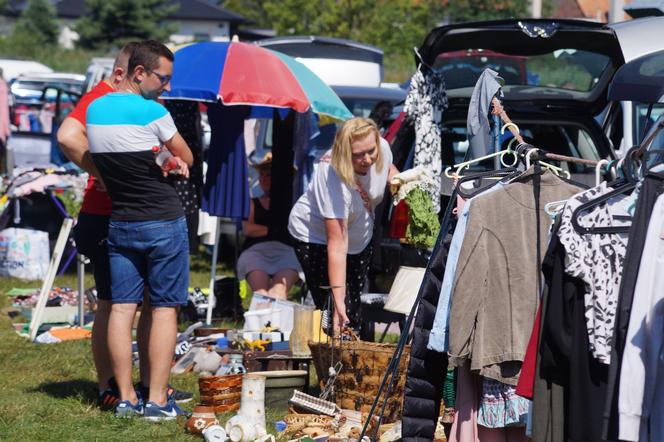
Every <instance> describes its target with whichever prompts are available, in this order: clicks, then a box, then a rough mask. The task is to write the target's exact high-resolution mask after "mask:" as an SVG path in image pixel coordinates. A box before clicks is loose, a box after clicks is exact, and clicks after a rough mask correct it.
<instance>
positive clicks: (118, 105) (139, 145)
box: [86, 92, 184, 221]
mask: <svg viewBox="0 0 664 442" xmlns="http://www.w3.org/2000/svg"><path fill="white" fill-rule="evenodd" d="M86 120H87V124H86V127H87V134H88V142H89V145H90V152H91V153H92V158H93V160H94V162H95V164H96V166H97V168H98V169H99V173H100V174H101V176H102V178H103V179H104V183H105V184H106V188H107V189H108V193H109V195H110V196H111V200H112V201H113V209H112V214H111V219H113V220H119V221H153V220H171V219H176V218H179V217H181V216H183V215H184V212H183V210H182V206H181V204H180V200H179V199H178V196H177V192H176V190H175V187H174V183H173V181H172V179H171V178H169V177H166V178H164V177H163V175H162V173H161V170H160V169H159V167H158V166H157V165H156V163H155V161H154V153H153V152H152V147H153V146H161V145H163V144H164V143H165V142H166V141H168V140H170V139H171V138H173V136H174V135H175V134H176V133H177V129H176V128H175V123H174V122H173V118H172V117H171V115H170V114H169V113H168V111H167V110H166V108H165V107H164V106H162V105H161V104H159V103H157V102H156V101H153V100H147V99H145V98H143V97H142V96H140V95H138V94H133V93H125V92H115V93H110V94H107V95H105V96H103V97H100V98H98V99H97V100H95V101H94V102H92V104H90V106H89V107H88V111H87V114H86Z"/></svg>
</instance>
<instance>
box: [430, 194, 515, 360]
mask: <svg viewBox="0 0 664 442" xmlns="http://www.w3.org/2000/svg"><path fill="white" fill-rule="evenodd" d="M503 186H504V184H503V183H500V182H499V183H497V184H496V185H494V186H492V187H490V188H489V189H487V190H486V191H484V192H482V195H486V194H488V193H490V192H493V191H495V190H498V189H500V188H502V187H503ZM473 199H474V198H471V199H469V200H468V201H466V204H464V205H463V208H462V209H461V213H459V220H458V221H457V225H456V228H455V229H454V235H452V242H451V243H450V250H449V252H448V254H447V262H446V264H445V275H444V276H443V283H442V285H441V287H440V297H439V298H438V306H437V307H436V317H435V318H434V320H433V327H431V333H430V334H429V343H428V344H427V348H428V349H429V350H434V351H437V352H440V353H444V352H446V351H447V349H448V348H449V333H448V332H449V322H450V306H451V303H452V288H453V284H454V277H455V276H456V266H457V261H458V259H459V253H461V245H462V244H463V238H464V236H466V225H467V224H468V212H469V211H470V204H471V203H472V201H473Z"/></svg>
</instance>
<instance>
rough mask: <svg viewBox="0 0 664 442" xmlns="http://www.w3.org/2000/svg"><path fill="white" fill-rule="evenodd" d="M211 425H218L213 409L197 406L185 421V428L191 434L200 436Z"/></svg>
mask: <svg viewBox="0 0 664 442" xmlns="http://www.w3.org/2000/svg"><path fill="white" fill-rule="evenodd" d="M212 425H219V421H218V420H217V416H216V415H215V414H214V407H208V406H205V405H197V406H195V407H194V411H193V413H192V414H191V417H190V418H189V419H188V420H187V423H186V424H185V428H186V429H187V431H188V432H190V433H192V434H202V433H203V430H205V429H206V428H207V427H209V426H212Z"/></svg>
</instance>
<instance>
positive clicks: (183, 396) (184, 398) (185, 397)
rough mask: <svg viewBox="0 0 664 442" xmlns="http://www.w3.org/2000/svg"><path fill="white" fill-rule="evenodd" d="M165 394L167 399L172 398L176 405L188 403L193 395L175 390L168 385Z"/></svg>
mask: <svg viewBox="0 0 664 442" xmlns="http://www.w3.org/2000/svg"><path fill="white" fill-rule="evenodd" d="M166 394H167V395H168V397H172V398H173V400H174V401H175V402H177V403H178V404H184V403H185V402H189V401H191V400H192V399H193V398H194V394H193V393H190V392H188V391H182V390H177V389H175V388H173V387H171V386H170V385H169V386H168V387H167V389H166Z"/></svg>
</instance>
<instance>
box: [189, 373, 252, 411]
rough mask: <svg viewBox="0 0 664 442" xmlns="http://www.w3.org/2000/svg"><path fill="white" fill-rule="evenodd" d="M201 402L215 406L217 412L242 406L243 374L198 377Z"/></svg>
mask: <svg viewBox="0 0 664 442" xmlns="http://www.w3.org/2000/svg"><path fill="white" fill-rule="evenodd" d="M198 389H199V391H200V393H201V404H203V405H207V406H210V407H214V411H215V412H216V413H225V412H227V411H234V410H237V409H239V408H240V397H241V395H242V375H241V374H231V375H226V376H202V377H200V378H198Z"/></svg>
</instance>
